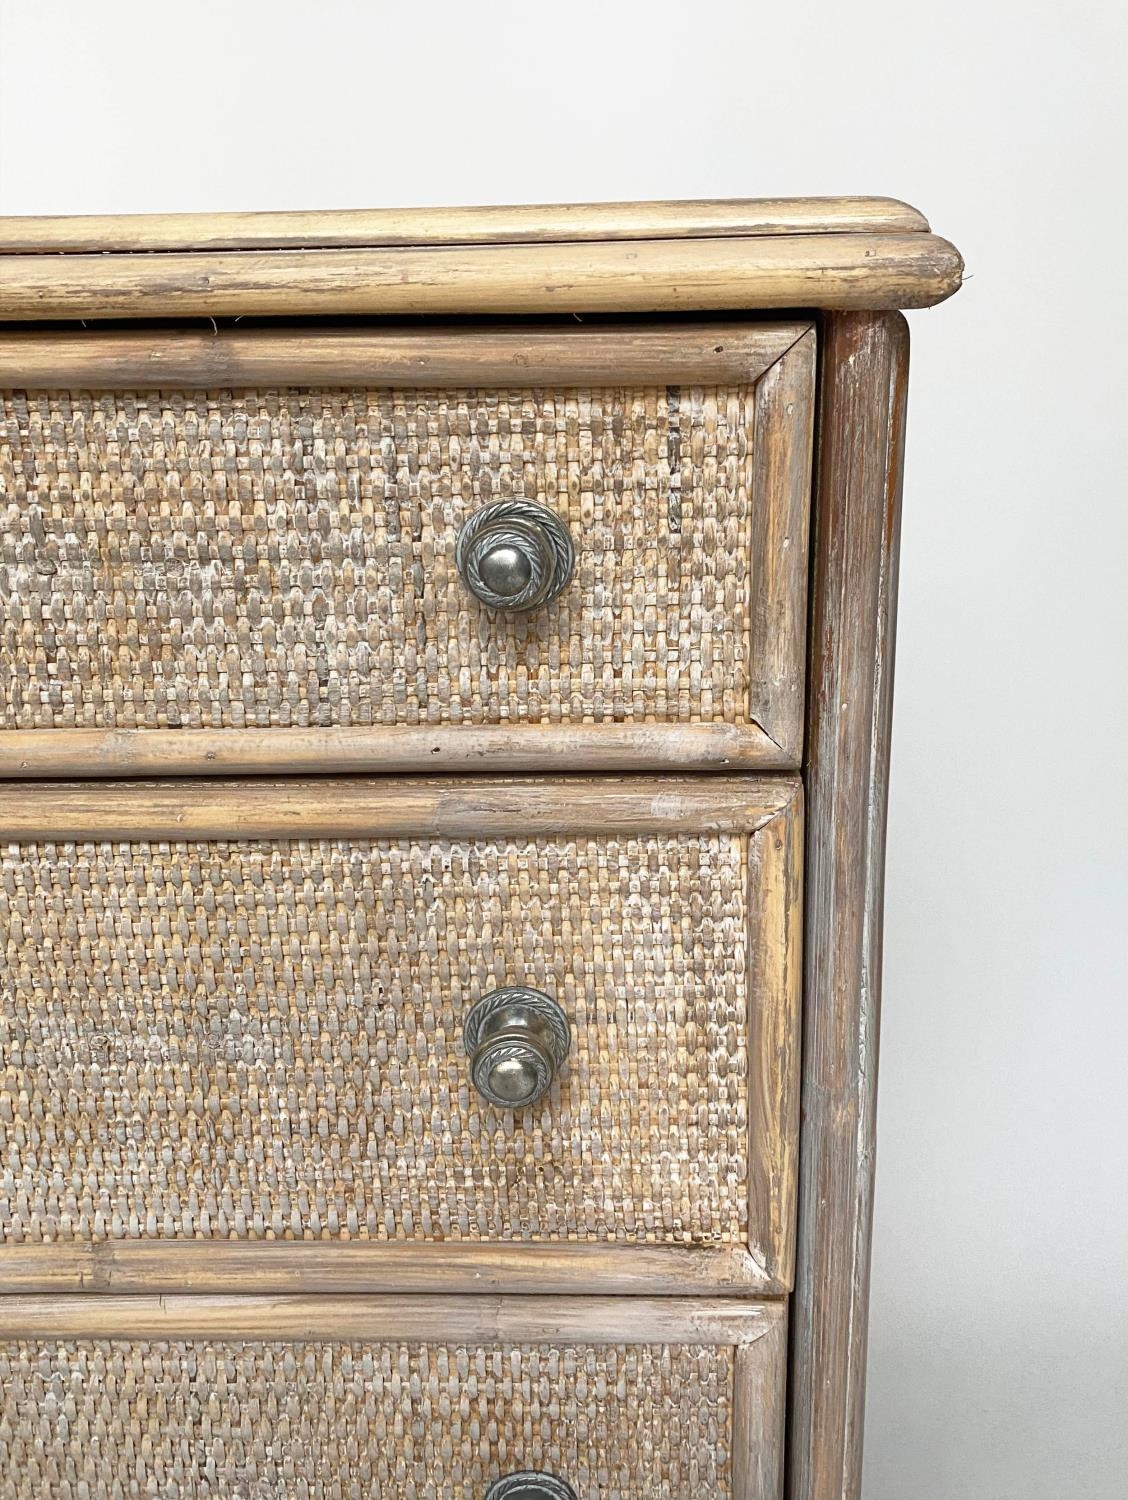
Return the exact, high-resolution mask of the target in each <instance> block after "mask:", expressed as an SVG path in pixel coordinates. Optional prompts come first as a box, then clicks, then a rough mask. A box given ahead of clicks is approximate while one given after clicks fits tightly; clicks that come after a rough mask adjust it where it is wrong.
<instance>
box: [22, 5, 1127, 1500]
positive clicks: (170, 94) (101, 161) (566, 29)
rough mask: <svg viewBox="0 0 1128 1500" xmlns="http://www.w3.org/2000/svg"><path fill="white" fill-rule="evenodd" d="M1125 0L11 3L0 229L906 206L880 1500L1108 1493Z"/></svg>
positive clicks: (879, 1294)
mask: <svg viewBox="0 0 1128 1500" xmlns="http://www.w3.org/2000/svg"><path fill="white" fill-rule="evenodd" d="M1126 14H1128V11H1126V8H1125V6H1124V5H1123V3H1122V0H1107V3H1105V4H1101V3H1100V0H1074V3H1073V4H1072V5H1064V4H1061V3H1059V0H1052V3H1050V0H978V3H975V4H967V3H963V0H954V3H952V4H949V5H948V6H945V7H938V6H913V5H911V4H906V3H905V0H852V3H850V0H823V3H806V4H804V3H802V0H796V3H793V4H790V5H770V6H769V5H766V4H756V3H741V0H712V3H710V4H700V5H674V4H668V3H661V0H654V3H651V4H647V5H639V4H619V5H616V4H614V3H607V0H604V3H601V4H590V3H586V0H572V3H571V4H567V5H558V6H554V7H551V8H549V7H542V6H539V5H537V4H535V3H529V0H526V3H523V4H519V5H515V4H510V3H502V4H494V5H478V6H471V5H470V4H466V3H464V4H461V5H454V4H449V3H447V0H431V3H430V4H423V3H420V0H414V3H410V0H401V3H396V4H393V3H387V0H383V3H377V0H369V3H363V0H357V3H354V4H349V3H345V0H310V3H304V4H293V3H281V0H273V3H271V0H261V3H246V0H244V3H240V0H225V3H218V0H195V3H193V4H184V5H176V6H171V5H165V6H162V5H159V4H158V5H154V4H152V3H151V0H145V3H140V0H102V3H100V4H97V5H81V6H80V5H78V4H77V3H73V4H68V3H59V0H37V3H35V4H31V3H28V0H0V212H3V213H38V214H42V213H76V212H109V211H138V210H173V209H234V208H298V207H347V206H371V205H379V204H393V205H408V204H429V203H470V202H485V203H492V202H496V203H502V202H513V201H520V200H526V201H530V200H531V201H557V200H568V199H573V200H575V199H578V200H584V199H605V198H644V197H705V196H718V197H720V196H726V195H731V196H754V195H774V194H788V193H795V194H803V193H852V192H876V193H888V194H893V195H897V196H901V197H905V198H907V199H909V200H910V201H911V202H913V203H915V204H916V205H918V206H919V207H921V208H923V209H924V211H925V212H926V213H928V214H929V215H930V217H931V219H932V222H933V223H934V225H935V226H936V227H937V228H938V229H939V230H940V232H942V233H945V234H947V235H949V236H951V237H952V238H953V239H955V240H956V242H957V243H958V244H959V245H960V248H961V249H962V250H963V251H964V253H965V255H966V258H967V261H968V267H969V272H970V277H969V280H968V282H967V285H966V287H965V289H964V290H963V291H962V292H961V293H960V295H959V296H958V297H957V298H956V299H955V301H954V302H951V303H949V304H947V305H945V306H943V307H940V308H938V309H936V310H934V311H931V312H924V313H916V314H911V315H910V319H911V323H912V332H913V339H914V375H913V385H912V396H911V402H910V442H909V452H908V463H907V476H906V512H905V526H904V555H903V575H902V609H901V631H900V643H899V647H898V687H897V712H896V733H895V774H894V777H893V793H892V824H891V834H890V848H889V871H888V873H889V896H888V928H887V962H886V1012H885V1027H884V1038H883V1049H882V1050H883V1057H882V1067H883V1074H882V1096H881V1111H880V1125H881V1142H880V1153H879V1161H880V1170H879V1191H878V1200H877V1231H876V1248H875V1266H874V1303H873V1321H872V1333H871V1345H872V1360H871V1374H870V1395H869V1412H868V1448H867V1455H868V1456H867V1466H866V1484H865V1496H866V1500H906V1497H909V1496H911V1497H913V1500H1062V1497H1070V1500H1123V1497H1124V1495H1125V1494H1126V1492H1128V1291H1126V1289H1125V1273H1126V1271H1128V1105H1126V1100H1128V1089H1126V1083H1125V1079H1126V1071H1128V1066H1126V1065H1128V984H1126V983H1125V976H1126V970H1125V960H1124V953H1125V938H1126V933H1128V879H1126V864H1128V856H1126V852H1125V851H1126V848H1128V797H1126V793H1125V781H1126V779H1128V778H1126V771H1128V764H1126V760H1128V757H1126V755H1125V750H1124V744H1125V738H1126V735H1128V714H1126V706H1128V694H1126V688H1125V681H1126V671H1125V654H1126V651H1128V609H1126V598H1128V589H1126V586H1125V575H1126V570H1128V522H1126V517H1128V493H1126V483H1125V448H1124V408H1125V402H1126V398H1128V387H1126V382H1125V376H1124V355H1123V347H1124V340H1125V336H1126V334H1128V320H1126V317H1125V312H1126V306H1125V303H1126V294H1125V288H1126V287H1128V276H1126V274H1125V271H1124V265H1123V258H1124V254H1125V244H1126V234H1125V231H1126V228H1128V225H1126V220H1125V207H1124V197H1125V147H1126V144H1128V118H1126V112H1125V104H1124V99H1125V93H1126V91H1125V88H1124V69H1125V62H1126V59H1128V45H1126V44H1128V27H1126V21H1125V17H1126Z"/></svg>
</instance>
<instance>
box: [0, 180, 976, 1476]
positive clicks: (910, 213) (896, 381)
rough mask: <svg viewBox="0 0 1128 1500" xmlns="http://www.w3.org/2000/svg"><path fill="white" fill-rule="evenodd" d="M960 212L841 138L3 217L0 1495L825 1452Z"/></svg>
mask: <svg viewBox="0 0 1128 1500" xmlns="http://www.w3.org/2000/svg"><path fill="white" fill-rule="evenodd" d="M960 270H961V267H960V261H959V257H958V255H957V254H956V252H955V251H954V250H953V249H952V247H951V246H950V245H948V244H947V243H946V242H945V241H943V240H940V239H938V238H937V237H935V236H934V235H932V234H931V233H930V232H929V230H928V226H927V225H926V224H925V222H924V221H923V220H922V219H921V218H920V216H919V215H918V214H916V213H915V211H914V210H912V209H909V208H907V207H906V206H905V205H903V204H899V203H895V202H892V201H891V200H884V199H841V200H827V201H815V200H776V201H765V202H744V203H729V204H676V205H662V204H654V205H624V206H614V205H601V206H595V207H589V208H583V209H579V208H572V209H481V210H462V211H418V212H415V213H411V214H400V213H396V212H392V211H378V212H373V213H359V214H358V213H342V214H308V215H307V214H295V215H252V216H218V217H214V218H196V217H193V216H174V217H172V218H166V219H138V220H132V219H106V220H77V219H76V220H65V219H61V220H36V221H21V220H8V221H0V610H2V618H0V776H3V777H4V778H5V782H4V795H3V799H2V806H0V955H2V959H0V961H2V963H3V973H2V988H0V1496H3V1497H11V1500H33V1497H39V1496H43V1495H52V1496H55V1495H57V1496H60V1497H67V1500H70V1497H74V1500H77V1497H80V1496H81V1497H83V1500H99V1497H111V1496H119V1495H120V1496H127V1495H128V1496H132V1495H147V1496H181V1495H185V1496H233V1497H234V1496H239V1497H252V1496H254V1497H262V1500H266V1497H289V1496H308V1497H326V1500H327V1497H346V1496H347V1497H358V1500H359V1497H369V1496H372V1497H381V1500H417V1497H419V1500H421V1497H434V1500H447V1497H449V1500H487V1497H488V1500H503V1497H509V1500H545V1497H548V1500H569V1497H579V1500H657V1497H682V1496H684V1497H689V1496H696V1495H700V1494H708V1495H716V1496H728V1497H731V1500H781V1497H782V1496H783V1495H784V1494H785V1493H786V1494H787V1495H788V1496H789V1497H790V1500H850V1497H854V1496H856V1495H857V1493H858V1484H859V1473H860V1451H861V1413H862V1397H863V1389H864V1364H865V1305H866V1282H867V1275H868V1234H869V1217H870V1204H871V1193H872V1180H873V1179H872V1174H873V1135H874V1114H873V1111H874V1097H875V1094H874V1089H875V1078H874V1059H875V1056H876V1027H877V1013H878V996H879V976H880V925H881V924H880V912H881V864H882V844H883V828H884V801H885V797H884V789H885V773H886V766H887V756H888V725H889V707H890V692H891V661H892V630H893V617H894V610H895V592H896V553H897V526H898V509H899V499H900V493H899V492H900V462H901V452H902V444H903V424H904V409H905V374H906V357H907V335H906V327H905V323H904V320H903V319H902V317H901V316H900V313H899V311H897V310H898V309H900V308H905V307H918V306H926V305H929V304H931V303H934V302H937V301H940V300H941V299H942V298H944V297H945V296H947V295H949V294H950V293H951V292H953V291H954V290H955V289H956V287H957V286H958V284H959V278H960ZM785 1433H786V1440H785Z"/></svg>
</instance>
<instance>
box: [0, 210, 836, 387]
mask: <svg viewBox="0 0 1128 1500" xmlns="http://www.w3.org/2000/svg"><path fill="white" fill-rule="evenodd" d="M2 222H3V221H2V220H0V223H2ZM809 328H810V325H809V324H806V323H794V322H787V323H759V322H753V321H750V320H747V319H746V320H744V321H743V322H736V321H734V320H732V319H725V320H718V321H716V322H709V323H651V324H647V325H646V326H644V327H638V326H636V325H632V324H591V325H587V326H584V325H582V324H575V323H573V324H571V325H570V326H568V327H543V326H541V327H536V326H533V327H523V328H522V327H516V328H513V327H493V328H474V327H467V328H456V327H447V328H442V327H435V326H431V325H428V326H427V327H420V328H381V327H378V326H376V327H373V326H367V327H360V326H354V327H349V328H334V327H332V326H327V327H320V328H319V327H294V326H290V327H286V326H282V327H278V328H267V329H263V328H258V329H245V328H238V327H234V328H232V327H223V328H216V329H214V330H213V329H212V328H210V327H209V328H207V329H206V330H200V331H195V330H189V329H183V328H173V329H159V330H158V329H151V328H140V329H114V330H112V331H109V330H105V329H96V328H91V329H74V330H73V331H67V332H59V331H51V332H42V331H39V330H35V331H28V330H21V329H15V330H13V329H8V330H5V331H3V332H0V389H6V388H18V389H20V390H65V389H67V388H69V387H75V386H77V387H78V388H79V389H82V390H91V389H93V390H98V391H120V390H136V389H138V388H141V389H144V390H149V389H151V388H152V387H154V386H159V387H161V388H173V389H177V390H201V389H209V388H215V387H220V386H223V387H242V386H254V385H259V384H269V385H285V386H296V385H304V386H335V385H340V386H353V385H357V386H365V387H373V386H379V387H381V388H384V387H390V388H393V389H396V388H401V387H407V388H411V389H414V388H417V387H432V388H434V387H443V386H471V387H478V386H483V385H490V386H493V385H501V386H503V387H505V388H507V389H508V388H510V387H512V386H514V385H517V386H520V387H528V386H538V385H553V386H572V385H600V384H602V385H614V386H621V385H629V384H631V383H632V382H636V383H638V384H660V385H681V384H690V383H697V384H701V385H709V384H724V383H726V382H744V381H748V382H751V381H753V380H757V379H758V378H759V377H760V376H761V375H762V374H763V373H764V371H765V370H767V369H768V367H769V366H770V365H772V364H774V363H775V361H776V360H778V359H779V358H780V357H781V356H782V355H783V354H784V353H786V351H787V350H788V349H789V348H790V346H791V345H792V344H794V343H795V342H796V340H797V339H800V338H802V337H803V335H804V334H805V333H806V332H807V331H808V330H809Z"/></svg>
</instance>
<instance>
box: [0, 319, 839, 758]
mask: <svg viewBox="0 0 1128 1500" xmlns="http://www.w3.org/2000/svg"><path fill="white" fill-rule="evenodd" d="M814 338H815V335H814V330H813V328H812V327H811V325H809V324H803V323H757V322H753V321H744V322H739V323H723V324H706V325H700V324H697V325H690V324H685V325H677V324H673V325H649V326H640V327H629V328H608V327H601V326H599V325H595V326H593V327H592V328H590V329H586V328H584V327H582V326H580V325H577V324H572V325H570V326H569V327H568V328H566V329H561V328H559V327H540V328H531V329H524V330H522V329H517V330H514V329H512V328H510V329H494V330H490V329H481V330H478V331H473V330H472V331H470V332H466V331H462V332H457V331H455V332H452V331H449V330H448V331H445V332H444V331H442V330H435V329H431V330H428V329H426V328H423V329H417V330H415V331H399V332H396V331H394V330H393V331H388V330H386V329H385V330H378V329H377V330H372V329H368V330H366V329H365V328H363V327H353V328H345V329H342V330H332V329H329V330H326V329H324V328H321V329H316V328H314V329H300V330H292V329H291V330H289V331H286V330H284V329H278V328H275V329H270V328H267V329H262V330H258V331H255V330H242V329H226V330H223V331H219V332H217V333H216V334H215V335H212V334H211V332H210V331H209V333H208V334H207V336H206V337H205V336H200V335H197V334H194V333H185V332H175V331H171V332H170V331H166V332H154V331H149V332H140V333H136V332H135V333H116V334H112V333H99V332H97V331H94V332H91V333H89V334H86V335H83V334H74V333H69V334H43V333H31V334H11V333H9V334H5V335H3V336H0V388H2V387H3V386H4V385H6V384H7V385H11V384H12V383H13V382H17V383H18V388H17V389H11V388H9V389H6V390H2V394H0V400H2V412H0V774H7V775H12V776H29V775H30V776H38V775H44V776H68V775H74V774H78V775H112V776H120V775H122V774H131V773H148V774H161V773H162V772H165V771H171V772H175V773H179V774H184V773H200V774H208V773H213V772H223V771H226V772H228V773H244V772H258V771H262V770H264V769H265V770H270V769H274V770H278V771H291V772H301V771H313V772H322V771H325V770H336V771H349V770H359V769H380V770H385V771H389V770H395V771H412V770H416V771H418V770H426V771H432V770H443V769H445V768H448V767H452V768H456V769H457V768H458V767H459V766H462V767H466V766H471V767H475V766H479V765H480V764H481V762H482V760H483V758H485V757H488V758H489V761H490V765H491V768H496V769H501V768H505V769H509V770H531V769H541V768H545V769H555V770H559V769H560V768H561V765H562V764H565V765H568V764H571V763H574V764H577V765H580V766H582V767H583V768H584V769H586V770H604V769H614V768H616V767H618V766H632V767H635V768H642V769H648V768H649V769H661V768H663V767H664V766H669V765H675V766H676V765H679V764H684V765H694V766H713V767H718V766H722V767H723V766H730V767H734V768H740V767H763V768H786V767H792V766H795V765H797V764H798V760H799V756H800V753H801V741H802V715H803V657H804V630H805V617H806V579H807V513H808V507H809V485H810V459H811V435H812V412H813V399H814V365H815V346H814ZM498 507H502V509H500V510H499V509H497V508H498ZM515 528H516V529H515ZM460 537H461V538H462V543H461V547H460ZM569 546H570V548H571V553H572V560H571V563H570V564H569V560H568V557H567V552H568V549H569ZM506 559H508V560H509V564H510V566H509V570H508V571H506V566H505V564H506ZM499 560H500V561H499ZM460 565H461V570H460ZM569 566H570V567H571V571H570V573H569ZM499 567H501V569H502V572H501V573H500V574H499V572H498V568H499ZM530 568H532V569H533V570H534V572H535V570H536V569H540V572H539V573H536V576H537V577H541V576H542V575H543V576H544V579H545V583H544V588H545V590H546V591H547V592H551V589H550V588H549V585H550V584H551V586H552V587H558V588H559V589H560V592H559V593H558V594H556V596H555V597H553V598H551V600H548V601H547V602H544V603H543V604H541V605H540V606H539V607H536V608H532V609H530V610H527V611H524V612H513V611H512V610H509V609H505V608H496V607H489V606H487V604H484V603H483V602H481V600H480V599H479V598H478V597H477V596H476V595H475V593H474V592H472V590H471V587H470V585H469V584H468V583H467V582H466V578H470V579H471V581H472V582H473V581H474V580H475V579H476V584H475V586H476V587H477V588H478V589H479V592H481V591H482V590H483V589H486V591H487V595H488V597H492V598H493V599H494V601H495V603H496V600H497V598H498V597H500V596H499V595H497V594H496V593H495V594H493V595H489V594H488V585H489V581H490V580H491V579H492V580H493V582H494V584H495V585H496V586H497V587H512V586H515V582H514V580H516V581H517V582H519V581H520V578H521V577H526V575H527V574H528V570H529V569H530ZM514 569H516V570H517V571H516V572H514ZM522 569H524V570H525V572H523V573H522V572H521V570H522ZM491 570H492V571H491ZM464 575H465V576H464ZM518 575H520V576H518ZM565 579H566V580H567V581H566V582H565ZM499 580H500V581H499ZM506 580H508V582H506ZM526 593H527V590H526ZM506 597H514V596H512V595H507V596H506ZM516 597H517V598H518V600H520V599H523V598H525V597H526V594H519V595H518V596H516Z"/></svg>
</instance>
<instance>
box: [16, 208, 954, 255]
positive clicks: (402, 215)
mask: <svg viewBox="0 0 1128 1500" xmlns="http://www.w3.org/2000/svg"><path fill="white" fill-rule="evenodd" d="M927 232H928V221H927V219H925V217H924V215H923V214H921V213H918V212H917V210H916V209H915V208H910V207H909V205H908V204H907V203H900V202H898V201H897V199H895V198H866V197H843V198H744V199H741V198H732V199H721V200H716V199H697V200H693V199H690V200H687V201H684V202H671V203H555V204H553V203H548V204H505V205H499V206H495V207H470V208H370V209H335V210H334V209H328V210H326V209H322V210H316V209H315V210H305V211H301V212H298V213H225V214H112V215H97V214H86V215H81V214H76V215H71V216H58V217H50V218H35V217H23V218H17V217H11V218H0V251H4V252H12V251H20V252H26V253H33V254H34V253H44V254H46V253H50V252H55V253H58V252H60V251H70V252H73V251H84V250H85V251H101V250H113V251H133V250H142V251H153V250H193V249H199V250H244V249H246V250H250V249H255V248H262V249H281V248H291V249H313V248H331V247H334V246H350V245H482V244H495V243H496V244H515V243H516V244H519V243H522V242H528V241H537V240H550V241H554V240H604V239H606V240H615V239H624V240H637V239H651V238H654V239H686V238H701V237H704V236H712V237H720V236H726V235H774V234H886V233H927Z"/></svg>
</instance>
